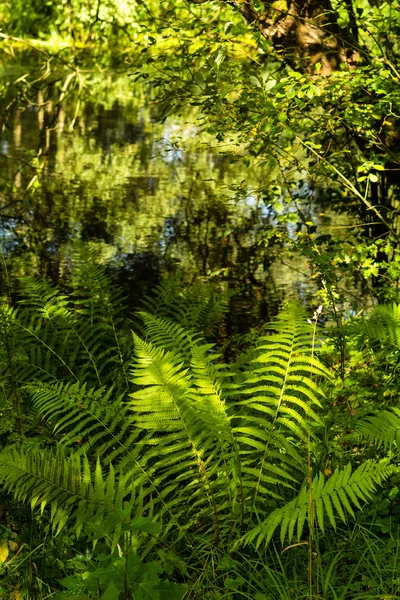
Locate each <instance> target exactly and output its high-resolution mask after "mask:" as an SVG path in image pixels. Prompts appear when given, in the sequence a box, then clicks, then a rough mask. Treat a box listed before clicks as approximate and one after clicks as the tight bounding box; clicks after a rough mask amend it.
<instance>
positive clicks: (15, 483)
mask: <svg viewBox="0 0 400 600" xmlns="http://www.w3.org/2000/svg"><path fill="white" fill-rule="evenodd" d="M0 479H1V481H2V482H3V485H4V487H5V489H6V490H7V491H9V492H11V493H12V494H13V495H14V497H15V499H16V500H17V501H18V502H27V501H29V502H30V503H31V506H32V508H35V507H36V506H40V508H41V511H42V512H43V510H44V509H45V507H46V506H47V505H49V506H50V512H51V521H52V525H53V528H54V529H55V531H56V533H58V532H59V531H61V529H62V528H63V527H64V526H65V524H66V522H67V521H68V519H69V518H71V519H72V520H73V521H74V522H75V530H76V532H77V533H78V534H79V532H80V530H81V529H82V525H83V523H84V522H85V521H86V520H90V519H92V520H102V519H103V518H104V517H105V515H107V514H108V513H110V512H112V511H115V510H121V509H122V508H123V504H124V502H128V504H130V505H132V503H133V501H134V498H135V486H134V482H133V480H132V478H131V476H130V475H129V474H128V475H123V474H122V473H117V474H116V473H115V471H114V468H113V467H112V465H110V467H109V471H108V474H107V476H104V474H103V470H102V468H101V465H100V461H99V459H97V462H96V465H95V468H92V467H91V465H90V463H89V461H88V459H87V457H86V456H76V455H72V456H69V457H67V456H65V454H64V453H63V452H62V451H60V450H59V451H58V452H57V454H56V455H55V456H53V455H51V454H50V453H48V452H41V451H39V450H32V449H29V450H28V451H25V450H24V449H23V448H20V449H19V450H17V449H15V448H14V449H10V450H7V451H4V452H2V453H1V455H0Z"/></svg>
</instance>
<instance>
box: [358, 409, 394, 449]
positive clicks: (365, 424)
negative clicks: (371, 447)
mask: <svg viewBox="0 0 400 600" xmlns="http://www.w3.org/2000/svg"><path fill="white" fill-rule="evenodd" d="M355 435H356V436H357V438H358V439H361V440H366V441H368V442H372V443H374V444H375V445H376V446H377V448H379V447H381V446H383V448H384V449H385V450H388V449H390V448H392V447H393V445H394V444H395V445H396V449H397V448H399V445H400V409H398V408H394V407H393V408H391V409H390V410H384V411H381V412H379V413H377V414H376V415H373V416H369V417H366V418H365V419H360V420H359V421H358V422H357V423H356V431H355Z"/></svg>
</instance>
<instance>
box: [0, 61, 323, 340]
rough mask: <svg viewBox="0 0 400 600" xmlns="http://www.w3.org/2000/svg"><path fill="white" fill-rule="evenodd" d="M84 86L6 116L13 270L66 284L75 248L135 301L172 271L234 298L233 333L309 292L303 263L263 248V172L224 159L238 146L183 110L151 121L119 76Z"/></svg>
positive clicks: (140, 94) (134, 88)
mask: <svg viewBox="0 0 400 600" xmlns="http://www.w3.org/2000/svg"><path fill="white" fill-rule="evenodd" d="M17 67H18V64H17V65H15V63H14V64H12V69H11V67H10V73H11V72H12V74H13V76H14V77H15V69H16V68H17ZM7 76H8V74H7V70H6V71H5V72H3V79H4V78H7ZM90 81H91V83H90V85H87V86H86V87H84V88H83V90H81V91H80V92H79V93H77V92H76V91H75V92H72V93H71V95H70V96H68V97H66V98H65V99H64V100H63V102H62V103H60V102H59V99H60V85H59V86H58V88H57V86H48V85H47V84H46V85H44V84H43V85H42V84H41V85H40V86H38V89H37V90H35V89H33V90H30V94H31V100H30V102H29V103H28V105H26V103H25V104H24V103H19V105H18V104H14V105H13V106H12V108H11V109H10V110H9V111H8V114H9V118H8V120H7V122H6V125H5V126H4V127H3V131H2V134H1V138H0V152H1V156H0V186H1V199H0V233H1V239H2V247H3V255H4V257H5V259H6V263H7V265H8V269H9V271H11V272H12V273H13V274H15V275H18V276H21V275H27V274H38V275H40V276H44V277H47V278H50V279H51V280H53V281H54V282H56V283H61V284H62V283H63V280H64V279H65V277H66V276H67V273H68V265H69V257H70V251H71V244H72V243H73V242H74V240H81V241H82V242H84V243H85V244H88V245H89V246H90V247H91V249H92V250H93V251H94V252H95V253H96V255H97V260H98V261H99V262H100V263H102V264H104V265H105V266H106V268H107V269H108V270H109V271H110V272H111V273H112V274H113V275H114V277H115V278H116V279H117V280H118V281H119V282H120V283H121V284H122V285H123V287H124V289H125V291H126V293H127V294H128V296H129V298H130V302H131V304H132V306H135V305H136V304H137V302H138V300H140V298H141V297H142V296H143V294H145V293H148V292H149V291H150V290H151V287H152V286H153V285H154V284H156V283H158V282H159V281H160V280H161V279H162V278H164V277H166V276H168V275H172V274H174V273H177V272H179V273H180V274H181V276H182V281H183V283H190V282H192V281H195V280H197V279H199V278H201V279H204V280H207V279H212V280H214V281H216V282H217V283H219V285H221V286H223V287H225V288H227V289H235V290H236V291H237V294H236V296H235V299H234V300H233V302H232V310H231V315H230V320H231V323H233V324H234V326H233V331H238V332H239V333H240V332H242V331H245V330H247V329H248V327H249V326H251V325H255V324H258V323H259V322H260V319H261V320H268V319H270V318H271V317H272V316H273V315H274V314H275V313H276V312H277V309H278V306H279V304H280V303H281V301H282V299H283V297H284V296H285V295H286V296H288V295H289V296H290V295H298V293H299V292H300V295H301V294H303V295H304V294H306V293H312V291H313V290H312V286H311V287H310V282H309V273H308V272H307V269H306V268H305V266H304V260H303V261H301V262H300V263H296V262H294V263H293V261H290V260H289V259H287V261H286V262H285V261H284V264H283V263H282V262H281V259H282V256H283V254H282V247H281V243H280V242H279V241H274V242H272V243H271V242H270V243H269V244H268V246H266V244H265V243H264V241H265V237H266V233H267V232H268V231H269V230H270V229H271V227H272V226H274V225H276V223H275V222H274V216H273V211H272V210H271V208H270V206H269V205H268V204H267V203H266V202H265V201H264V200H263V194H262V193H260V191H259V190H260V189H261V188H262V186H263V185H265V181H268V177H269V176H270V174H269V173H268V172H266V171H265V170H263V168H257V169H251V168H250V169H248V168H246V167H245V165H244V164H243V163H242V162H241V161H240V160H239V161H236V162H232V155H233V151H235V152H236V150H237V149H236V148H234V147H232V148H230V147H226V146H218V147H217V146H216V143H215V141H214V140H213V139H212V138H211V137H209V136H207V135H206V134H205V133H204V132H200V131H199V129H198V127H197V126H196V114H195V113H193V112H191V111H190V110H188V111H187V112H186V113H184V114H181V115H179V116H178V115H177V116H174V117H171V118H169V119H168V120H167V121H165V122H164V123H160V122H158V121H157V120H156V119H155V117H154V115H155V114H156V110H155V109H156V107H157V104H156V98H154V97H150V96H149V95H148V93H147V91H146V89H145V88H143V87H140V85H139V84H135V85H133V84H132V82H131V81H130V79H129V78H128V77H127V76H123V75H119V76H117V75H113V74H103V75H102V76H101V77H99V78H98V79H97V81H96V79H93V78H92V79H91V80H90ZM264 169H265V167H264ZM285 265H288V266H285ZM307 288H308V292H307ZM310 290H311V291H310Z"/></svg>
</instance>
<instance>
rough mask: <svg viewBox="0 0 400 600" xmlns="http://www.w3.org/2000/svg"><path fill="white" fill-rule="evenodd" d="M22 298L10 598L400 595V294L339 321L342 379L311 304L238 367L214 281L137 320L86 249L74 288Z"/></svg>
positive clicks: (13, 374)
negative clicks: (226, 355)
mask: <svg viewBox="0 0 400 600" xmlns="http://www.w3.org/2000/svg"><path fill="white" fill-rule="evenodd" d="M12 298H13V300H11V298H10V297H5V298H3V299H2V304H1V321H0V327H1V331H2V336H1V340H2V342H1V350H0V352H1V353H0V365H1V387H0V402H1V412H2V424H1V452H0V479H1V485H2V487H1V497H2V508H1V514H0V519H1V521H0V538H1V542H0V561H1V570H0V586H1V588H0V589H1V594H2V597H4V598H14V599H23V598H40V599H42V598H59V599H62V598H80V599H87V598H104V599H105V600H112V599H114V598H115V599H116V600H122V599H125V600H128V599H131V598H135V599H143V600H147V599H155V600H156V599H161V600H163V599H165V600H169V599H172V600H173V599H174V598H177V599H179V598H187V599H189V598H191V599H200V598H210V599H211V598H213V599H218V598H229V599H232V600H233V599H236V598H252V599H255V600H271V599H286V598H288V599H289V598H291V599H292V598H293V599H302V598H309V599H310V600H311V598H324V599H326V600H328V599H329V600H330V599H332V600H333V599H335V600H337V599H343V600H344V599H347V598H349V599H350V598H351V599H353V600H354V599H356V598H359V599H361V598H376V599H378V598H383V597H386V598H397V597H399V596H398V595H396V594H398V593H399V588H400V580H399V579H398V577H397V575H396V573H397V571H398V557H399V537H398V524H399V519H398V515H399V506H398V497H399V490H400V487H399V486H398V482H399V468H398V459H397V446H398V441H399V437H398V431H399V424H400V409H399V407H398V393H397V389H396V383H395V373H396V371H397V368H398V367H397V365H398V357H399V350H400V349H399V339H400V334H399V318H398V316H399V315H398V307H397V306H396V305H393V306H386V307H380V308H379V309H376V310H375V311H374V312H373V313H372V314H371V315H369V316H366V317H365V318H364V319H363V320H361V319H359V318H358V319H356V320H354V321H353V322H352V323H350V324H348V325H347V326H346V327H345V329H344V330H343V332H342V334H341V335H342V337H343V339H346V348H347V350H346V351H347V365H348V366H347V373H346V377H345V379H344V380H343V379H342V378H340V377H338V376H337V375H336V371H335V368H336V364H335V360H336V359H335V352H334V349H332V348H331V346H330V341H329V340H330V339H331V338H330V337H329V332H328V333H326V332H323V331H319V326H318V322H317V321H318V317H319V311H316V312H315V313H314V316H313V317H312V318H311V319H310V318H309V316H308V315H307V311H306V310H305V309H304V308H303V307H301V306H300V305H298V304H288V305H286V306H284V307H283V308H282V310H281V312H280V314H279V315H278V318H277V319H276V321H275V322H274V323H272V324H269V325H268V326H266V327H264V328H263V331H262V332H260V334H259V335H258V338H257V339H256V341H255V343H254V344H253V346H252V347H251V348H249V349H247V350H246V352H245V353H244V354H243V355H241V356H239V357H238V358H237V361H236V362H235V363H230V364H225V363H224V361H223V348H221V347H219V345H218V339H220V338H219V335H218V329H219V325H220V323H221V322H222V320H223V318H224V315H225V313H226V311H227V309H228V307H229V296H227V295H225V294H223V293H222V292H221V291H218V290H215V289H212V287H210V286H207V285H196V286H194V287H192V288H189V289H186V290H182V289H181V288H180V287H179V285H178V284H177V282H176V280H175V281H172V282H171V281H167V282H165V283H164V284H162V285H160V286H159V287H158V288H157V289H156V290H155V291H154V294H153V295H152V297H151V298H148V299H145V300H144V302H143V305H142V307H141V309H140V310H139V311H138V312H137V313H136V314H135V315H133V316H132V317H131V316H129V312H128V310H127V308H126V306H125V305H124V299H123V297H122V294H121V292H120V290H119V289H118V288H117V287H116V286H115V285H114V284H113V283H112V282H111V280H109V279H108V278H107V277H106V275H105V274H104V272H103V271H102V269H101V268H100V267H98V266H96V264H95V263H94V261H93V259H92V257H88V256H83V255H82V254H81V253H80V252H77V253H76V254H75V255H74V260H73V269H72V272H71V277H70V280H69V281H68V284H67V286H66V287H65V289H64V290H60V289H58V288H56V287H54V286H52V285H50V284H49V283H47V282H45V281H39V280H37V279H23V280H20V281H19V282H18V287H17V289H16V290H14V291H13V294H12ZM317 339H318V343H316V340H317ZM370 377H375V379H376V382H377V385H376V387H375V388H372V391H371V386H370V381H369V378H370ZM383 507H384V514H381V513H382V510H383Z"/></svg>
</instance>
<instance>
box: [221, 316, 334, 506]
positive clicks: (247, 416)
mask: <svg viewBox="0 0 400 600" xmlns="http://www.w3.org/2000/svg"><path fill="white" fill-rule="evenodd" d="M271 328H273V329H274V330H275V331H276V333H273V334H272V335H270V336H268V337H263V338H261V340H260V342H259V344H258V347H257V350H256V356H255V358H253V360H252V362H251V364H250V366H249V367H248V369H247V371H245V378H244V382H242V383H241V385H240V386H239V394H240V396H239V397H238V398H237V399H236V403H235V404H236V406H237V408H238V409H239V410H238V411H237V412H236V414H235V415H233V417H232V418H233V419H234V420H235V421H236V420H237V421H238V422H239V423H240V424H239V425H238V426H237V427H236V428H235V433H236V435H237V436H239V438H238V439H239V440H240V442H241V446H242V447H243V448H244V449H245V450H244V452H242V462H243V468H242V471H243V473H246V475H247V476H246V478H245V480H244V482H243V486H244V487H245V488H246V489H248V490H249V492H251V493H252V496H253V502H255V501H256V500H257V498H258V496H259V495H261V498H260V499H258V500H257V502H259V503H261V504H262V502H263V501H262V498H263V497H265V496H267V497H268V496H272V495H274V497H276V494H277V492H278V491H279V489H281V490H282V493H283V492H284V490H285V489H286V488H288V487H292V486H293V485H294V483H295V481H296V475H294V472H293V469H297V477H301V478H302V475H301V472H303V473H304V459H302V457H301V455H300V454H299V453H298V451H297V450H296V446H298V444H299V443H302V446H303V447H304V440H305V439H306V435H307V430H308V424H309V420H311V421H313V422H319V417H318V414H317V412H316V410H314V408H313V406H314V407H315V409H317V408H319V407H320V406H321V401H320V399H321V398H322V397H323V392H322V390H321V389H320V388H319V387H318V385H317V384H316V383H315V382H314V381H313V380H312V379H311V374H313V375H318V376H326V375H327V371H326V369H325V368H324V367H323V365H322V364H321V363H320V362H319V361H318V360H317V359H316V358H315V357H314V356H313V351H312V342H313V329H312V326H311V325H309V324H308V323H307V322H306V318H305V313H304V311H303V309H302V308H301V307H299V306H297V305H289V306H288V308H287V309H286V310H285V311H283V312H282V313H281V314H280V316H279V319H278V321H277V322H276V323H274V324H271ZM232 397H233V398H235V396H234V394H232ZM262 422H264V425H263V426H262V425H261V423H262ZM255 425H257V427H255ZM260 430H261V431H262V430H264V432H265V433H264V434H263V435H260ZM290 446H291V447H290ZM251 448H254V450H253V451H251V450H250V449H251ZM277 456H279V460H277ZM277 462H279V469H277ZM299 469H300V472H299ZM267 484H269V485H267ZM271 484H272V485H271ZM273 484H275V485H273ZM271 492H273V494H272V493H271ZM259 510H261V508H260V509H259Z"/></svg>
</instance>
